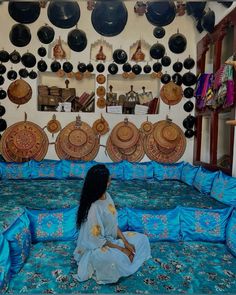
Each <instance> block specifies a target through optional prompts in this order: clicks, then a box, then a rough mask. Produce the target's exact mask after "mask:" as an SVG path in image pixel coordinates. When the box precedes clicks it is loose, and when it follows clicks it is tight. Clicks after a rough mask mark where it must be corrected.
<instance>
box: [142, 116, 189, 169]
mask: <svg viewBox="0 0 236 295" xmlns="http://www.w3.org/2000/svg"><path fill="white" fill-rule="evenodd" d="M185 148H186V138H185V136H184V133H183V131H182V129H181V128H180V127H179V126H178V125H176V124H175V123H172V122H169V121H168V120H164V121H159V122H157V123H155V124H154V125H153V132H152V133H150V134H148V135H147V136H146V137H145V138H144V149H145V152H146V154H147V156H148V157H149V158H150V159H151V160H154V161H157V162H161V163H174V162H176V161H178V160H179V159H180V158H181V157H182V155H183V154H184V151H185Z"/></svg>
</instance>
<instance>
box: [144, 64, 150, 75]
mask: <svg viewBox="0 0 236 295" xmlns="http://www.w3.org/2000/svg"><path fill="white" fill-rule="evenodd" d="M151 70H152V68H151V66H150V65H145V66H144V67H143V71H144V73H145V74H148V73H150V72H151Z"/></svg>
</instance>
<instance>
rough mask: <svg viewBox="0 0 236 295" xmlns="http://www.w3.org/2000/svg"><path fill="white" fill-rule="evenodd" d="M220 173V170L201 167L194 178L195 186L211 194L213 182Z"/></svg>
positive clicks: (202, 191)
mask: <svg viewBox="0 0 236 295" xmlns="http://www.w3.org/2000/svg"><path fill="white" fill-rule="evenodd" d="M218 173H219V172H218V171H217V172H211V171H208V170H206V169H204V168H203V167H200V168H199V169H198V171H197V173H196V176H195V178H194V181H193V187H195V188H196V189H197V190H199V191H200V192H201V193H204V194H209V193H210V191H211V187H212V183H213V181H214V179H215V177H216V176H217V175H218Z"/></svg>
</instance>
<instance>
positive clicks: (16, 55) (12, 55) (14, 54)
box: [9, 50, 21, 64]
mask: <svg viewBox="0 0 236 295" xmlns="http://www.w3.org/2000/svg"><path fill="white" fill-rule="evenodd" d="M9 58H10V61H11V62H12V63H13V64H17V63H19V62H20V60H21V56H20V53H19V52H18V51H16V50H14V51H13V52H12V53H10V55H9Z"/></svg>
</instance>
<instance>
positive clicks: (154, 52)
mask: <svg viewBox="0 0 236 295" xmlns="http://www.w3.org/2000/svg"><path fill="white" fill-rule="evenodd" d="M165 51H166V50H165V47H164V46H163V45H162V44H160V43H156V44H153V45H152V47H151V48H150V55H151V57H152V58H154V59H161V58H162V57H163V56H164V55H165Z"/></svg>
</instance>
